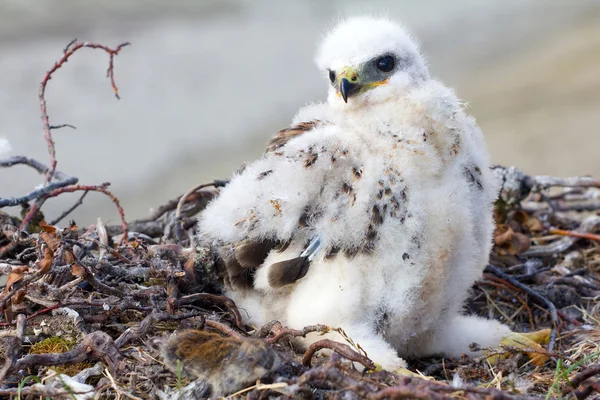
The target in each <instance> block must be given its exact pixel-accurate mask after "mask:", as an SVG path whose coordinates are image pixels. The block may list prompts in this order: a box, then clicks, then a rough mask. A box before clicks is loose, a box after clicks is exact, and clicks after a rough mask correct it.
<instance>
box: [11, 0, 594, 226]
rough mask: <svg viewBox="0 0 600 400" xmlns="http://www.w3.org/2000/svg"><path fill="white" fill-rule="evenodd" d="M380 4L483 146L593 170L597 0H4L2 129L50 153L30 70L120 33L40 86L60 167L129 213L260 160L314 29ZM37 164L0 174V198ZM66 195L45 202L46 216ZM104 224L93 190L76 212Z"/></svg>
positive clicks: (552, 166)
mask: <svg viewBox="0 0 600 400" xmlns="http://www.w3.org/2000/svg"><path fill="white" fill-rule="evenodd" d="M357 10H359V11H380V10H388V11H389V13H390V14H391V15H393V16H395V17H396V18H398V19H402V20H404V21H405V22H406V24H407V25H409V26H410V27H411V28H412V30H413V31H414V32H415V34H416V35H417V36H418V37H419V38H420V39H421V40H422V41H423V49H424V51H425V52H426V53H427V55H428V58H429V61H430V64H431V69H432V71H433V73H434V74H435V75H436V76H439V77H441V78H442V79H443V80H444V81H445V82H446V83H447V84H448V85H450V86H452V87H454V88H456V90H457V91H458V93H459V94H460V96H461V97H462V98H463V99H464V100H465V101H466V102H467V103H468V104H469V105H470V112H471V113H472V114H474V115H475V116H476V117H477V119H478V121H479V123H480V125H481V126H482V128H483V130H484V132H485V134H486V137H487V140H488V143H489V148H490V150H491V152H492V154H493V159H494V161H495V162H497V163H502V164H514V165H518V166H520V167H522V168H524V169H525V170H526V171H527V172H529V173H534V174H555V175H561V176H565V175H571V174H595V175H596V176H600V162H599V161H598V155H597V152H598V150H597V149H598V145H599V144H600V131H599V129H598V126H599V123H600V112H599V111H598V110H600V1H597V0H587V1H586V0H578V1H567V0H508V1H500V0H497V1H496V0H494V1H492V0H489V1H485V2H482V1H480V0H456V1H453V2H447V1H445V0H427V1H403V2H400V1H398V2H396V1H379V2H374V3H373V2H367V1H361V0H355V1H317V0H303V1H283V0H281V1H265V0H263V1H254V2H247V1H242V0H239V1H235V0H228V1H225V0H220V1H213V2H209V1H184V0H180V1H173V2H169V3H166V2H162V1H155V0H152V1H150V0H144V1H142V0H135V1H134V0H132V1H128V2H122V1H117V0H111V1H109V0H106V1H103V2H98V1H91V0H77V1H75V0H46V1H45V2H43V3H42V2H35V1H34V0H10V1H9V0H6V1H5V2H3V3H0V117H1V118H0V137H7V138H8V139H9V140H10V141H11V144H12V146H13V148H14V152H13V154H26V155H30V156H34V157H36V158H38V159H40V160H41V161H46V160H47V155H46V153H45V143H44V141H43V138H42V132H41V123H40V120H39V111H38V100H37V90H38V85H39V81H40V79H41V77H42V75H43V73H44V71H45V70H47V69H48V68H49V67H50V66H51V65H52V63H53V62H54V60H56V59H57V58H58V57H59V56H60V52H61V50H62V48H63V47H64V46H65V44H66V43H67V42H69V41H70V40H71V39H72V38H73V37H78V38H80V39H82V40H94V41H98V42H103V43H106V44H109V45H116V44H117V43H119V42H122V41H131V42H132V43H133V46H132V47H130V48H127V49H125V50H124V51H123V54H122V55H121V56H119V57H118V58H117V59H116V61H115V68H116V72H115V73H116V79H117V82H118V84H119V86H120V88H121V95H122V100H121V101H117V100H115V99H114V98H113V97H112V95H111V89H110V86H109V84H108V82H107V81H106V80H105V79H104V72H105V68H106V62H107V58H106V57H105V55H104V54H102V53H100V52H94V51H91V50H87V51H82V52H81V53H80V54H77V55H75V56H74V58H73V59H72V61H70V62H69V63H68V65H66V67H65V68H64V70H61V71H59V72H58V73H57V74H56V79H54V80H53V81H52V82H51V83H50V85H49V88H48V102H49V111H50V117H51V122H52V123H54V124H59V123H71V124H73V125H75V126H77V128H78V129H77V130H76V131H71V130H62V131H57V132H55V138H56V142H57V154H58V160H59V169H62V170H63V171H65V172H69V173H72V174H74V175H77V176H79V177H80V178H81V182H82V183H87V184H91V183H101V182H104V181H111V182H112V183H113V186H112V190H113V191H114V192H115V194H117V195H118V196H119V197H120V198H121V199H122V201H123V205H124V207H125V210H126V213H127V215H128V217H129V218H135V217H140V216H143V215H145V214H146V213H147V212H148V209H149V208H150V207H152V206H154V205H158V204H161V203H163V202H165V201H166V200H168V199H170V198H173V197H175V196H177V195H178V194H181V193H182V192H184V191H185V190H186V189H187V188H189V187H191V186H193V185H195V184H197V183H199V182H203V181H207V180H211V179H213V178H227V177H228V176H229V175H230V173H231V171H233V170H234V169H235V168H237V167H238V166H239V165H240V164H241V163H242V162H244V161H248V160H252V159H253V158H256V157H257V156H258V155H259V154H260V151H261V149H262V147H263V145H264V143H265V142H266V140H267V139H268V138H269V136H270V135H272V133H273V132H274V131H275V130H276V129H279V128H281V127H283V126H285V125H286V124H287V123H288V121H289V120H290V119H291V117H292V116H293V114H294V112H295V111H296V110H297V109H298V108H299V107H301V106H302V105H303V104H305V103H306V102H307V101H309V100H318V99H321V98H323V96H324V93H325V88H326V83H325V80H324V78H323V77H321V76H320V75H319V73H318V71H316V69H315V67H314V65H313V63H312V53H313V51H314V48H315V42H316V41H318V39H319V37H320V35H321V33H322V32H323V31H324V29H325V28H326V27H327V25H328V22H329V21H331V20H332V19H333V18H334V17H335V16H336V15H338V14H342V15H343V14H345V13H347V12H348V11H352V12H356V11H357ZM40 178H41V177H39V176H36V175H35V174H34V173H33V172H31V171H30V170H28V169H26V168H15V169H13V170H3V171H0V196H8V195H18V194H22V193H25V192H26V191H27V190H29V189H31V188H32V187H34V186H35V185H37V184H38V183H39V182H40V181H41V179H40ZM74 200H75V199H73V198H68V197H67V196H65V197H64V198H62V199H60V200H57V201H54V202H49V204H48V206H47V208H46V210H47V211H48V213H49V214H51V215H56V213H58V212H60V210H62V209H63V208H65V207H66V206H68V204H69V203H70V202H73V201H74ZM96 216H102V217H103V218H104V220H109V221H110V222H116V219H115V216H116V214H115V213H114V210H113V208H112V205H111V204H110V202H109V201H107V200H106V199H104V198H102V197H101V196H100V195H95V196H90V197H88V199H87V200H86V205H85V206H84V207H81V208H80V210H79V211H78V212H77V213H76V214H75V217H76V218H77V221H78V222H79V223H80V224H87V223H89V222H92V221H93V220H95V217H96Z"/></svg>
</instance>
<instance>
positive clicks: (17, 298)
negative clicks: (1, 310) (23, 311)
mask: <svg viewBox="0 0 600 400" xmlns="http://www.w3.org/2000/svg"><path fill="white" fill-rule="evenodd" d="M26 294H27V290H26V289H25V288H22V289H19V290H17V292H16V293H15V294H14V296H13V297H12V298H11V299H10V300H11V303H12V304H13V305H17V304H21V303H22V302H23V300H24V299H25V295H26Z"/></svg>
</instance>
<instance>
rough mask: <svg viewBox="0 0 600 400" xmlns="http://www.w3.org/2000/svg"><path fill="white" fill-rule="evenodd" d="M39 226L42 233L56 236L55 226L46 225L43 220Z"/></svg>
mask: <svg viewBox="0 0 600 400" xmlns="http://www.w3.org/2000/svg"><path fill="white" fill-rule="evenodd" d="M39 225H40V228H42V231H43V232H46V233H50V234H52V235H56V227H55V226H52V225H48V224H47V223H46V221H44V220H41V221H40V223H39Z"/></svg>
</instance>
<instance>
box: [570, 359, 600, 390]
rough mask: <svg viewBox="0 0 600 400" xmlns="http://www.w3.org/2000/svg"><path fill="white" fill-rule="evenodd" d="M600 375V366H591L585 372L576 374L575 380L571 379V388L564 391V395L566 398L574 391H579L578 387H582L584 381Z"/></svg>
mask: <svg viewBox="0 0 600 400" xmlns="http://www.w3.org/2000/svg"><path fill="white" fill-rule="evenodd" d="M598 374H600V364H593V365H590V366H589V367H587V368H586V369H584V370H583V371H581V372H579V373H578V374H576V375H575V376H574V377H573V378H571V379H569V385H570V386H569V387H567V388H565V389H564V390H563V392H562V395H563V396H565V395H566V394H568V393H570V392H571V391H573V390H574V389H577V387H579V385H581V384H582V383H583V382H584V381H586V380H587V379H589V378H591V377H593V376H594V375H598Z"/></svg>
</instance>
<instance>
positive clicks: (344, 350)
mask: <svg viewBox="0 0 600 400" xmlns="http://www.w3.org/2000/svg"><path fill="white" fill-rule="evenodd" d="M321 349H330V350H333V351H335V352H336V353H338V354H339V355H341V356H344V357H345V358H347V359H348V360H350V361H355V362H358V363H360V364H362V365H363V366H364V367H365V368H367V369H370V370H374V369H375V364H374V363H373V361H371V360H370V359H369V358H367V357H365V356H363V355H362V354H360V353H358V352H356V351H354V349H352V347H350V346H348V345H347V344H344V343H340V342H336V341H333V340H330V339H323V340H319V341H318V342H315V343H313V344H311V345H310V346H308V349H306V352H305V353H304V356H303V357H302V365H304V366H305V367H310V364H311V361H312V358H313V355H314V354H315V353H316V352H317V351H319V350H321Z"/></svg>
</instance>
